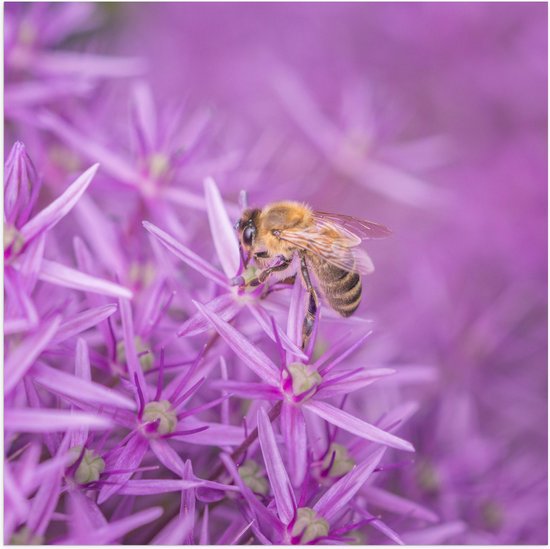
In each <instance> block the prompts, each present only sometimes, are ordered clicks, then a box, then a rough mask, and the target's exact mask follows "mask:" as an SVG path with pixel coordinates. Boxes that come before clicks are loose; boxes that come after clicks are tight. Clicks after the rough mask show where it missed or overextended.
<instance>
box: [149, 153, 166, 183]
mask: <svg viewBox="0 0 550 549" xmlns="http://www.w3.org/2000/svg"><path fill="white" fill-rule="evenodd" d="M169 169H170V160H169V158H168V156H167V155H165V154H162V153H154V154H152V155H151V156H150V157H149V174H150V175H151V177H152V178H153V179H158V178H161V177H163V176H164V175H166V174H167V173H168V170H169Z"/></svg>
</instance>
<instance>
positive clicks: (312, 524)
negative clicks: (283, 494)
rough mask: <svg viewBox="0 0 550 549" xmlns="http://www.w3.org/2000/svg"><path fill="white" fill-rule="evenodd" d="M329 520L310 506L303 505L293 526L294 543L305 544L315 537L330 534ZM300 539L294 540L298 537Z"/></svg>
mask: <svg viewBox="0 0 550 549" xmlns="http://www.w3.org/2000/svg"><path fill="white" fill-rule="evenodd" d="M328 530H329V525H328V522H327V521H326V520H325V519H324V518H322V517H320V516H318V515H317V513H316V512H315V511H314V510H313V509H311V508H310V507H301V508H300V509H298V511H297V518H296V522H295V523H294V526H293V528H292V533H291V535H292V538H293V542H294V543H299V544H300V545H305V544H306V543H309V542H310V541H313V540H314V539H317V538H320V537H324V536H327V535H328ZM296 538H297V540H298V541H294V539H296Z"/></svg>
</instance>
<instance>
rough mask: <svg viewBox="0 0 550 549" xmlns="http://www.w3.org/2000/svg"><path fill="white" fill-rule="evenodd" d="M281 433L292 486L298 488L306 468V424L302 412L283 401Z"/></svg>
mask: <svg viewBox="0 0 550 549" xmlns="http://www.w3.org/2000/svg"><path fill="white" fill-rule="evenodd" d="M281 431H282V434H283V438H284V441H285V447H286V450H287V461H288V469H289V473H290V478H291V479H292V485H293V486H294V487H299V486H301V484H302V482H303V481H304V478H305V475H306V469H307V466H308V462H307V435H306V423H305V420H304V416H303V414H302V410H301V409H300V408H299V407H297V406H294V405H292V404H289V403H288V402H284V401H283V407H282V410H281Z"/></svg>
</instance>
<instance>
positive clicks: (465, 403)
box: [5, 3, 548, 544]
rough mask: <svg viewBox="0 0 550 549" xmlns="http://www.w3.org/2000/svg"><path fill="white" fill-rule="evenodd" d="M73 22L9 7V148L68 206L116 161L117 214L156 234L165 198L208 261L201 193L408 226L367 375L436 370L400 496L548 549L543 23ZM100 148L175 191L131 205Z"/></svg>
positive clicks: (132, 197)
mask: <svg viewBox="0 0 550 549" xmlns="http://www.w3.org/2000/svg"><path fill="white" fill-rule="evenodd" d="M73 6H75V4H73ZM78 6H80V7H79V8H78V9H73V11H72V12H71V13H72V15H71V16H67V11H63V10H64V8H62V7H59V5H48V4H44V5H43V7H42V8H41V7H40V6H38V7H37V6H36V5H35V6H34V7H33V8H32V9H27V7H24V6H21V5H17V4H12V5H11V6H8V5H7V6H6V59H5V66H6V87H5V94H6V100H5V102H6V114H5V117H6V146H7V147H10V146H11V144H12V143H13V140H14V139H15V138H17V139H22V140H23V141H25V143H26V145H27V147H28V148H29V150H30V151H31V154H32V155H33V159H34V160H35V163H36V164H37V165H43V166H46V168H45V170H46V171H45V173H44V177H45V182H46V184H47V185H48V184H49V185H50V186H51V187H55V185H56V184H58V183H56V181H58V180H59V173H60V172H63V170H64V171H65V172H70V171H71V170H72V171H78V168H79V166H80V165H89V163H90V162H89V161H91V160H92V159H93V158H94V157H96V156H98V155H99V156H101V155H102V158H100V161H101V162H102V169H105V168H106V169H107V176H104V177H103V180H102V179H101V177H102V176H101V174H100V176H99V180H98V183H97V185H95V184H94V188H93V190H92V191H91V192H92V195H93V196H94V198H95V199H96V200H97V202H98V203H99V204H100V205H101V206H102V207H103V208H104V209H105V211H115V210H116V211H120V210H126V209H128V211H133V212H134V214H135V216H134V217H133V219H134V221H135V224H136V227H138V226H139V223H140V220H141V219H143V218H145V217H147V215H146V214H145V213H144V212H143V211H141V210H140V209H139V208H137V206H136V204H137V202H136V201H137V200H138V199H137V198H136V197H137V196H138V195H139V194H140V193H141V194H142V195H143V196H147V197H151V196H158V195H160V194H162V193H164V194H163V196H166V197H167V199H168V200H169V202H170V204H171V211H172V212H173V215H174V220H173V221H171V220H170V219H171V218H170V217H168V218H165V219H164V221H165V224H166V223H167V224H168V225H169V226H170V227H171V228H172V229H173V230H177V229H178V227H179V225H178V222H177V219H182V217H185V221H186V222H185V231H187V234H186V235H185V238H186V239H187V240H188V241H192V242H194V243H195V247H196V248H197V250H198V251H199V252H200V253H201V254H203V255H204V256H205V257H208V256H210V257H212V258H213V257H214V252H213V246H212V243H211V238H210V235H209V233H208V228H207V222H206V220H205V215H204V212H203V211H202V209H201V202H200V198H197V197H200V196H201V195H202V180H203V178H204V177H205V176H207V175H213V176H214V177H215V179H216V181H217V183H218V185H219V187H220V189H221V191H222V194H223V196H224V198H225V199H227V201H228V203H230V204H233V205H234V208H233V210H232V213H233V214H234V215H235V216H236V215H237V214H238V209H237V207H236V204H237V197H238V193H239V191H240V190H241V189H246V190H247V192H248V196H249V201H250V202H251V203H252V204H254V205H263V204H265V203H266V202H269V201H273V200H277V199H283V198H284V199H295V200H304V201H307V202H308V203H309V204H311V205H312V206H313V207H314V208H316V209H320V210H328V211H333V212H338V213H345V214H350V215H355V216H357V217H361V218H366V219H371V220H373V221H377V222H380V223H383V224H385V225H387V226H389V227H391V229H392V231H393V236H392V237H391V238H389V239H386V240H383V241H382V240H381V241H375V242H372V243H370V245H369V246H368V250H369V251H370V253H371V255H372V257H373V260H374V263H375V265H376V268H377V270H376V272H375V273H374V274H373V275H372V276H370V277H369V278H368V280H365V290H364V292H365V294H364V295H365V297H364V299H363V303H362V305H361V309H360V311H359V314H361V315H362V316H364V317H369V318H373V319H374V320H375V324H374V328H375V334H374V335H373V338H372V339H371V340H369V344H368V345H367V346H366V349H365V351H364V354H363V355H362V356H363V357H364V360H365V361H367V362H368V364H369V365H374V364H388V365H397V366H399V365H400V364H402V365H406V366H407V367H408V368H409V370H408V371H409V372H412V371H413V370H411V368H412V369H414V368H417V370H415V371H416V372H417V374H418V375H417V378H418V379H420V378H421V377H422V372H426V375H425V378H426V379H425V383H420V384H418V386H416V385H415V387H414V388H413V389H410V388H407V390H414V391H415V395H414V396H415V398H418V399H419V402H420V403H421V406H420V410H419V412H418V414H417V415H416V416H415V417H414V418H413V420H412V422H411V425H412V427H410V431H409V434H408V437H407V438H408V439H409V440H411V441H412V442H413V444H414V445H415V447H416V449H417V455H416V458H415V463H414V466H412V467H406V468H403V470H400V471H398V472H397V473H396V474H395V475H394V479H393V483H394V486H393V487H394V489H395V491H396V492H399V493H402V494H405V495H407V497H409V498H411V499H414V500H416V501H421V502H423V503H425V504H426V505H427V506H428V507H430V508H432V509H434V510H435V511H436V512H437V513H438V514H439V515H440V517H442V519H443V520H445V521H449V522H450V521H460V523H461V524H464V525H465V527H461V528H458V529H457V531H456V532H455V535H454V537H453V536H452V537H451V538H450V540H451V541H454V542H457V543H503V544H508V543H537V544H544V543H546V538H547V264H548V263H547V244H548V243H547V147H548V143H547V93H548V87H547V5H546V4H544V3H521V4H520V3H505V4H504V3H491V4H484V3H465V4H455V3H449V4H446V3H445V4H444V3H429V4H427V3H426V4H423V3H415V4H403V3H399V4H391V3H384V4H381V3H373V4H359V3H354V4H346V3H338V4H291V3H285V4H246V5H245V4H217V3H208V4H163V3H155V4H152V3H139V4H138V3H135V4H134V3H124V4H122V3H120V4H117V3H106V4H97V5H93V4H78ZM48 10H50V11H48ZM52 10H53V11H52ZM56 10H57V13H55V11H56ZM69 11H70V10H69ZM29 14H30V15H29ZM60 50H62V51H66V52H69V53H68V54H67V55H66V56H65V57H60V56H56V55H55V53H56V52H59V51H60ZM82 51H85V52H87V53H88V54H89V55H90V56H95V57H93V60H92V57H90V63H89V65H86V64H82V63H78V61H76V59H77V57H76V56H75V57H74V59H73V58H72V57H71V54H70V52H82ZM52 52H53V54H52ZM103 56H118V57H117V59H118V60H115V57H112V59H111V60H110V61H108V60H107V58H106V57H103ZM71 63H73V64H72V65H71ZM117 63H118V64H117ZM33 78H34V80H33ZM107 79H108V85H107ZM32 82H34V83H35V84H34V86H35V87H32V86H31V84H32ZM37 82H38V83H42V84H43V85H44V86H43V87H42V88H41V87H40V86H39V85H38V84H36V83H37ZM129 89H131V90H132V92H131V93H129V91H128V90H129ZM132 102H133V103H132ZM132 105H134V106H135V105H138V107H139V105H141V106H142V107H143V105H146V107H143V108H142V111H140V110H139V108H137V110H136V109H133V107H132ZM46 111H47V112H46ZM136 112H137V113H138V115H139V112H142V113H150V112H155V113H156V115H155V116H156V120H145V126H146V127H149V129H150V132H149V134H148V135H146V136H145V137H144V136H141V137H140V135H137V137H136V132H135V131H134V130H133V127H132V120H133V118H132V117H135V116H136V114H135V113H136ZM144 116H145V118H146V117H147V115H144ZM69 121H70V123H71V125H74V126H77V127H78V128H80V130H81V134H78V132H76V133H75V132H73V133H71V130H70V129H68V128H69V125H68V123H69ZM71 127H72V126H71ZM37 128H40V130H41V131H48V132H51V135H52V139H51V140H50V141H48V142H47V144H45V142H44V141H43V140H41V139H39V138H38V137H37ZM84 129H85V131H84ZM83 135H86V136H87V137H85V138H84V137H82V136H83ZM140 139H141V140H142V141H143V140H145V141H147V140H149V141H148V145H147V147H148V148H147V147H145V149H147V151H148V152H147V155H144V153H143V150H144V145H143V143H142V142H141V141H140ZM98 144H100V145H98ZM97 146H100V147H102V148H101V149H100V150H99V149H97ZM94 147H96V148H94ZM98 151H99V152H98ZM105 151H107V152H108V153H109V154H110V155H112V156H113V157H114V156H117V157H124V158H125V159H133V161H135V162H136V163H137V165H139V166H140V169H141V170H148V173H149V174H153V175H156V176H158V177H157V178H156V179H157V181H158V185H157V186H156V187H155V188H153V189H145V188H144V189H138V192H137V193H136V189H135V188H133V187H131V186H128V185H120V186H116V187H113V186H112V179H113V178H115V179H117V178H118V179H120V180H123V179H124V174H123V173H122V172H121V171H120V170H121V169H120V166H118V167H117V163H116V161H115V160H113V159H112V158H111V160H112V161H111V164H109V161H108V160H107V162H106V161H105V158H107V156H106V153H105ZM100 153H101V155H100ZM109 158H110V157H109ZM83 159H85V161H84V160H83ZM94 161H95V160H94ZM170 162H172V164H171V165H172V167H173V168H174V169H170V170H169V169H168V167H167V166H168V164H170ZM117 170H118V171H117ZM65 172H63V173H65ZM113 196H116V197H117V199H116V200H115V199H114V198H113ZM136 208H137V209H136ZM130 217H131V218H132V216H130ZM150 217H151V216H149V218H150ZM153 221H155V220H154V219H153ZM128 230H129V231H130V230H131V229H130V228H128ZM136 230H137V229H136ZM182 230H183V229H182ZM136 246H137V244H136ZM423 368H425V369H423ZM434 372H435V374H434ZM413 541H414V540H413Z"/></svg>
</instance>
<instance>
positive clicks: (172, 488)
mask: <svg viewBox="0 0 550 549" xmlns="http://www.w3.org/2000/svg"><path fill="white" fill-rule="evenodd" d="M202 484H203V483H202V482H201V481H200V480H186V479H177V480H173V479H162V478H161V479H157V478H147V479H136V480H129V481H128V482H126V484H124V486H123V487H122V488H121V489H120V490H119V491H118V493H119V494H125V495H131V496H151V495H154V494H168V493H170V492H182V491H183V490H191V489H193V488H197V487H199V486H202Z"/></svg>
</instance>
